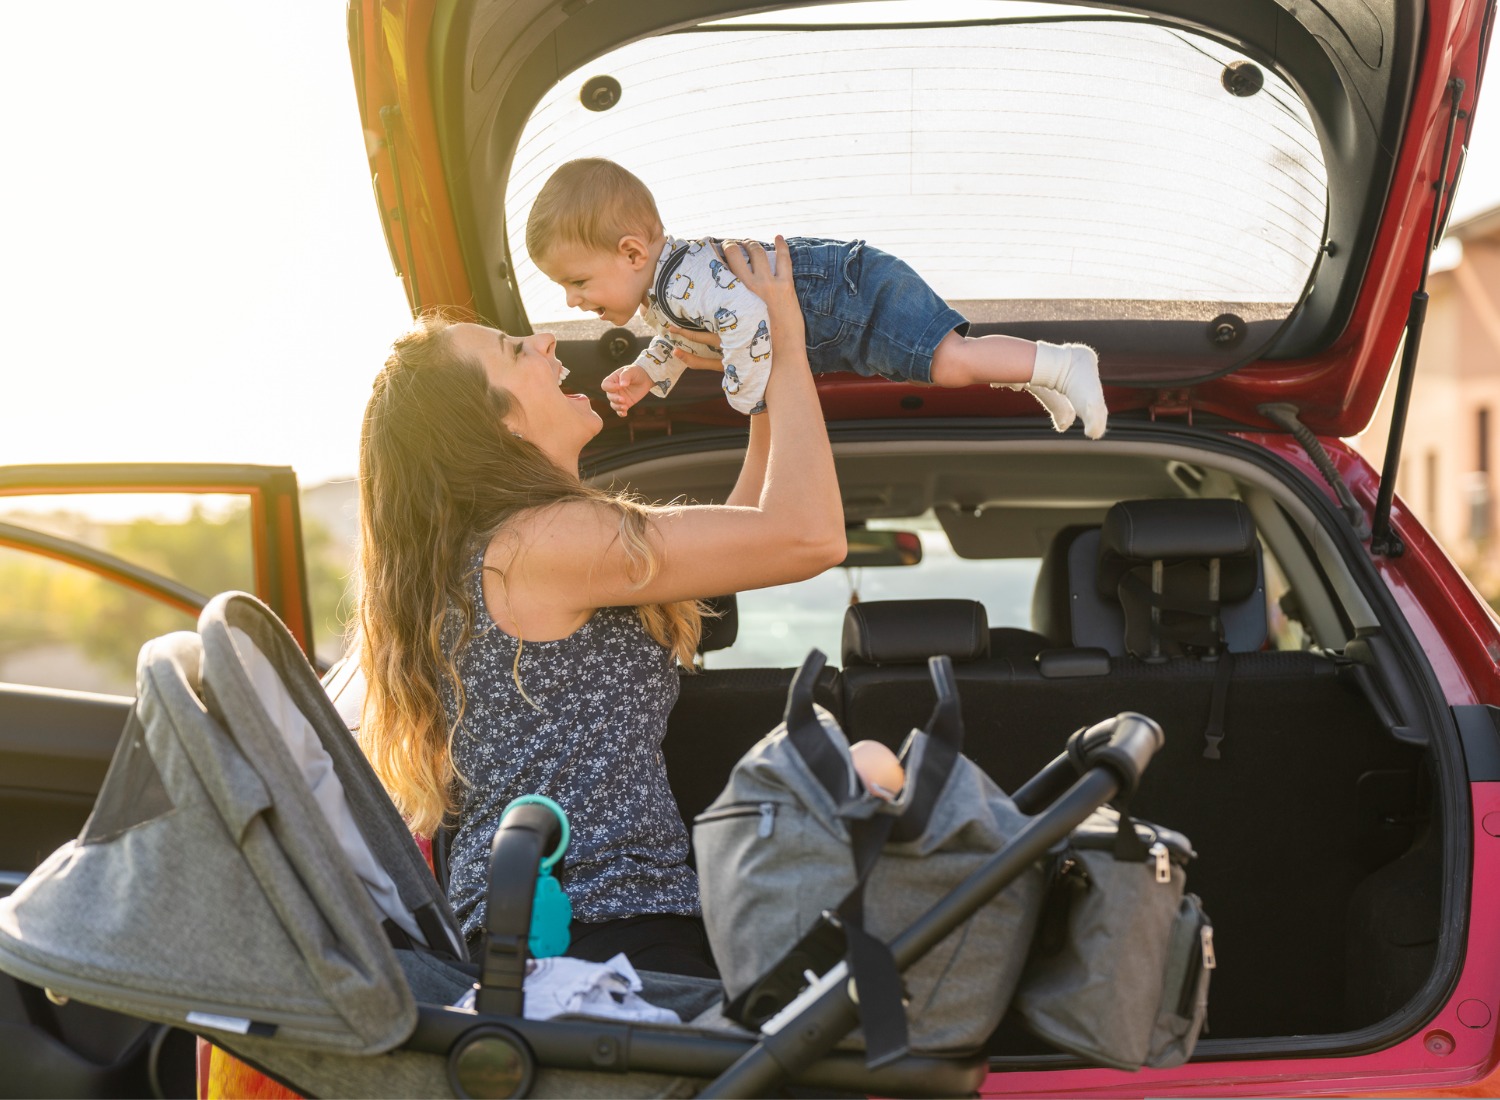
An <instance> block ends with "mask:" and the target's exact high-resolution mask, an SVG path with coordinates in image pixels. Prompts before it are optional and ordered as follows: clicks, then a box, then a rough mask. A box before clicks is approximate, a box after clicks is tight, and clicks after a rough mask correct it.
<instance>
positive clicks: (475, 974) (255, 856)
mask: <svg viewBox="0 0 1500 1100" xmlns="http://www.w3.org/2000/svg"><path fill="white" fill-rule="evenodd" d="M809 686H810V685H809ZM940 688H941V681H940ZM794 694H795V689H794ZM945 706H946V707H948V708H949V711H951V713H952V714H954V715H956V697H953V696H951V695H950V696H949V698H947V699H942V698H940V701H939V710H940V711H941V710H942V709H943V708H944V707H945ZM1075 739H1076V743H1077V744H1079V745H1084V744H1086V745H1087V746H1088V747H1087V751H1086V752H1075V753H1074V754H1073V758H1070V757H1069V756H1068V755H1066V754H1065V755H1063V756H1060V757H1059V758H1058V760H1057V761H1055V762H1054V763H1053V764H1052V765H1050V766H1049V767H1048V768H1046V769H1045V770H1044V771H1043V772H1041V773H1039V774H1038V775H1037V776H1036V777H1035V778H1034V779H1033V780H1032V781H1031V782H1029V783H1028V784H1027V785H1026V786H1025V787H1024V788H1022V789H1021V790H1020V791H1018V792H1017V793H1016V795H1015V800H1016V803H1017V805H1018V806H1020V807H1021V808H1022V809H1023V810H1024V811H1025V812H1026V813H1028V814H1033V815H1034V816H1032V817H1031V818H1030V820H1029V822H1028V824H1027V825H1026V826H1025V827H1024V828H1023V829H1022V830H1021V831H1020V832H1019V833H1018V834H1017V835H1016V836H1015V837H1014V838H1013V839H1012V841H1011V842H1010V843H1009V844H1007V845H1006V846H1005V847H1004V848H1003V849H1002V850H1001V851H1000V852H998V853H997V854H996V855H995V856H994V857H993V858H992V859H990V860H989V862H987V863H986V864H984V865H983V866H982V867H981V868H980V869H979V870H978V871H976V872H974V873H973V874H971V875H970V876H969V878H967V879H966V880H964V881H963V882H961V883H959V884H958V885H957V886H956V887H955V888H954V889H953V890H952V891H951V892H950V893H949V894H948V895H946V896H945V897H943V898H942V899H941V900H940V901H939V902H938V903H937V904H936V905H935V906H933V907H932V908H931V909H930V910H929V911H928V912H927V913H926V914H925V915H923V916H922V917H921V918H920V919H919V920H917V921H916V922H915V923H914V924H912V925H911V926H910V927H909V928H908V929H907V930H906V931H905V932H903V933H902V934H901V935H899V936H897V937H896V938H895V939H894V940H893V941H892V942H891V944H890V948H891V953H892V955H893V956H894V958H895V962H896V964H897V966H898V967H899V968H901V969H905V968H907V967H909V966H910V965H911V964H912V963H914V962H915V961H916V960H917V959H919V958H920V957H921V956H922V955H923V954H924V953H926V952H927V951H928V950H930V949H931V948H932V947H933V946H934V945H935V944H937V943H938V942H939V941H940V940H942V939H943V938H944V937H945V936H946V935H948V933H950V932H951V931H953V930H954V929H956V928H957V927H959V925H961V924H962V923H963V922H964V921H965V920H966V919H967V918H968V917H969V916H971V915H972V914H973V913H974V912H976V911H977V910H978V909H979V908H980V907H981V906H982V905H984V904H985V903H986V902H987V901H988V900H989V899H991V898H993V897H994V896H995V895H996V894H997V893H998V892H999V891H1001V890H1002V889H1004V888H1005V887H1006V886H1007V885H1008V884H1009V883H1010V882H1011V881H1013V880H1014V879H1015V878H1016V877H1017V876H1018V875H1020V874H1021V873H1023V872H1024V871H1025V870H1026V869H1027V868H1028V867H1030V866H1031V865H1032V864H1033V863H1035V861H1037V860H1038V859H1040V858H1042V857H1043V856H1044V855H1045V854H1046V853H1047V851H1048V850H1049V849H1050V848H1052V847H1053V845H1054V844H1056V843H1057V842H1058V841H1060V840H1062V839H1063V838H1064V837H1066V836H1067V835H1068V834H1069V833H1070V831H1071V830H1073V828H1074V827H1075V826H1077V825H1078V824H1079V823H1080V822H1081V821H1083V819H1084V818H1085V817H1087V816H1088V815H1089V814H1090V813H1091V812H1092V811H1094V810H1095V809H1096V808H1097V807H1099V806H1100V805H1102V804H1103V803H1105V802H1106V801H1108V800H1109V799H1111V798H1113V797H1115V795H1116V794H1117V792H1119V791H1120V790H1122V789H1123V790H1128V789H1133V788H1134V786H1135V784H1136V782H1137V781H1138V779H1139V776H1140V774H1141V772H1142V771H1143V770H1144V768H1145V766H1146V764H1147V763H1148V762H1149V760H1150V758H1151V755H1152V754H1153V753H1154V752H1155V751H1156V749H1157V748H1158V747H1159V745H1160V743H1161V732H1160V730H1159V729H1158V728H1157V727H1156V726H1155V725H1154V724H1153V723H1151V722H1149V721H1148V720H1145V719H1141V718H1140V717H1139V716H1134V715H1122V716H1120V717H1119V718H1117V719H1111V720H1110V722H1108V723H1101V725H1100V726H1096V727H1094V729H1093V730H1092V731H1090V736H1088V737H1087V738H1082V737H1078V736H1077V735H1075ZM1044 807H1045V808H1044ZM528 811H534V812H528ZM556 828H557V826H556V820H555V818H554V817H553V815H552V814H551V813H550V812H547V811H546V810H544V809H542V808H540V807H529V806H528V807H520V808H517V809H516V810H514V811H512V812H511V813H509V814H507V815H506V817H505V820H504V823H503V824H502V827H501V829H500V831H499V832H498V833H497V836H496V840H495V843H494V846H493V849H492V860H491V869H492V875H491V886H490V900H489V910H488V912H489V917H488V926H489V927H488V938H487V947H486V951H485V957H484V958H483V959H479V960H473V961H471V960H469V959H468V958H467V955H466V950H465V947H464V945H463V941H462V939H461V938H460V936H459V934H458V929H457V925H456V922H455V920H454V918H453V914H452V912H451V910H450V909H449V907H448V904H447V901H446V899H445V898H444V896H443V894H442V892H441V891H440V889H439V888H438V885H437V883H436V881H435V880H434V878H433V876H432V874H431V873H430V872H429V870H428V867H427V864H426V861H425V859H424V858H423V856H422V854H421V852H420V850H419V849H418V848H417V846H416V844H415V842H414V841H413V840H412V838H411V836H410V834H409V833H408V831H407V829H406V827H405V825H404V824H403V822H402V821H401V819H400V817H399V816H398V815H397V813H396V811H395V808H394V807H393V806H392V805H391V803H390V801H389V799H388V798H387V797H386V795H385V793H384V791H383V790H382V789H381V787H380V784H379V783H378V781H377V780H376V778H375V775H374V773H373V772H372V771H371V769H370V767H369V765H368V764H367V763H366V761H365V760H364V758H363V756H362V755H361V754H360V752H359V750H358V748H357V746H356V745H355V744H354V741H353V739H352V738H351V737H350V736H349V734H348V732H347V730H346V728H345V725H344V723H343V721H342V720H341V719H340V718H339V716H338V714H337V713H336V712H335V710H334V708H333V705H332V703H331V702H330V701H329V698H328V696H327V695H326V694H325V692H324V690H323V688H322V686H321V685H320V684H319V682H318V679H317V677H316V675H315V673H314V672H313V669H312V668H311V666H310V665H309V664H308V663H307V661H306V659H305V658H304V657H303V655H302V653H301V651H300V649H298V647H297V645H296V643H295V642H294V640H293V639H292V637H291V635H290V634H288V633H287V631H286V629H285V627H284V626H282V624H281V623H280V621H279V620H277V619H276V617H275V616H274V615H273V614H272V613H271V611H270V610H269V609H267V608H266V607H265V606H264V605H263V604H261V603H260V602H258V601H257V600H255V599H254V598H253V597H251V596H247V595H244V594H242V593H226V594H224V595H221V596H219V597H217V598H215V599H214V600H213V601H212V602H211V603H210V604H209V605H208V606H207V607H206V608H205V609H204V611H203V614H202V617H201V618H200V620H199V623H198V633H196V634H193V633H186V632H184V633H177V634H169V635H166V636H164V637H162V638H158V639H156V640H154V641H152V642H150V643H148V644H147V645H146V646H145V647H144V648H143V649H142V651H141V656H140V661H139V665H138V671H137V701H136V705H135V709H134V711H133V712H132V714H131V717H130V720H129V723H128V724H127V726H126V729H125V732H124V735H123V736H122V738H121V741H120V745H119V748H118V750H117V751H116V754H115V757H114V760H113V762H112V764H111V766H110V770H109V774H108V776H107V778H106V780H105V783H104V786H103V788H102V790H101V792H100V795H99V798H98V802H97V803H96V805H95V807H94V811H93V814H92V815H91V817H90V818H89V820H88V822H87V824H86V825H85V827H84V830H83V833H82V834H81V835H80V836H79V837H78V839H77V840H75V841H71V842H69V843H68V844H66V845H64V846H63V847H62V848H60V849H59V850H58V851H57V852H55V853H53V855H52V856H51V857H49V858H48V859H47V861H46V862H45V863H43V864H42V866H41V867H39V868H38V869H37V870H36V871H35V872H34V873H33V874H32V875H31V876H30V877H29V878H28V879H27V880H26V881H25V882H24V883H23V884H22V885H21V887H20V888H19V889H17V890H16V892H15V893H14V894H13V895H11V896H10V897H8V898H6V899H4V900H3V901H0V970H3V971H4V972H6V973H8V974H11V975H12V976H14V977H16V978H18V979H20V980H21V981H23V982H27V983H30V984H32V985H36V986H41V987H43V988H45V989H47V990H49V991H50V992H51V993H53V994H55V995H61V996H67V997H71V998H76V999H77V1000H79V1001H83V1002H86V1003H91V1004H95V1005H98V1006H100V1007H104V1008H109V1009H113V1010H115V1011H119V1012H124V1013H126V1014H129V1015H132V1016H137V1017H140V1018H143V1019H148V1020H154V1021H159V1022H162V1023H166V1024H169V1025H172V1026H175V1027H179V1028H185V1029H187V1030H189V1031H192V1032H195V1033H197V1034H199V1035H201V1036H204V1037H205V1038H207V1039H209V1040H211V1041H212V1042H213V1043H215V1044H216V1045H218V1046H221V1047H223V1048H224V1049H226V1050H228V1051H230V1052H231V1053H233V1054H234V1055H236V1056H237V1057H239V1058H241V1059H243V1060H244V1061H246V1062H248V1063H250V1064H251V1065H253V1066H255V1067H257V1068H259V1069H261V1070H262V1071H263V1072H265V1073H267V1074H268V1075H269V1076H271V1077H272V1078H274V1079H275V1080H278V1081H280V1082H282V1083H283V1084H285V1085H287V1086H288V1087H290V1088H293V1089H295V1090H297V1091H299V1092H301V1093H303V1094H304V1095H310V1096H324V1097H333V1096H365V1097H369V1096H460V1097H462V1096H474V1097H481V1096H483V1097H490V1096H527V1095H537V1096H687V1095H702V1096H761V1095H766V1094H767V1093H768V1092H771V1091H774V1090H775V1089H777V1088H778V1087H780V1086H781V1085H783V1084H784V1083H788V1082H790V1083H793V1084H795V1085H797V1086H801V1087H805V1088H812V1089H821V1090H834V1091H843V1092H850V1093H859V1094H877V1095H884V1096H932V1095H936V1096H956V1095H965V1094H970V1093H973V1092H974V1091H975V1090H976V1089H977V1087H978V1085H979V1083H980V1081H981V1080H982V1079H983V1077H984V1074H985V1061H984V1058H983V1055H982V1054H981V1053H980V1052H978V1051H976V1052H973V1053H972V1054H969V1055H963V1056H952V1057H947V1056H943V1057H937V1056H929V1055H907V1056H905V1057H903V1058H900V1059H898V1060H896V1061H893V1062H890V1063H888V1064H885V1065H883V1066H881V1067H879V1068H876V1069H871V1068H869V1067H867V1065H866V1063H865V1058H864V1056H863V1053H862V1052H861V1051H858V1050H848V1049H837V1050H836V1049H835V1047H836V1046H837V1045H838V1044H839V1043H840V1042H841V1041H842V1040H844V1039H845V1038H846V1037H847V1036H848V1035H849V1034H850V1033H851V1032H852V1031H853V1030H854V1029H855V1028H856V1026H857V1024H858V1019H857V1009H856V1004H855V1000H854V999H853V996H851V993H852V992H853V991H852V990H851V986H852V984H853V983H852V982H825V983H822V984H821V985H817V986H814V987H813V988H811V989H809V990H807V991H805V992H804V993H803V995H802V996H800V997H798V998H797V1003H796V1005H794V1006H793V1007H792V1008H791V1009H789V1010H788V1012H789V1013H791V1014H792V1016H793V1019H792V1026H781V1027H779V1028H778V1029H776V1030H775V1032H774V1033H773V1034H765V1033H753V1032H750V1031H747V1030H744V1029H742V1028H740V1027H738V1026H737V1025H735V1024H733V1023H731V1022H730V1021H728V1020H727V1019H726V1018H725V1017H724V1016H723V1015H722V1014H721V1013H720V1012H719V1008H720V1005H721V1003H722V1000H723V991H722V989H721V987H720V986H719V985H718V984H717V983H714V982H710V981H705V980H701V979H690V978H682V977H675V976H671V975H658V974H642V975H641V977H642V981H643V983H644V986H645V988H644V989H643V990H642V993H641V995H642V996H643V997H644V998H645V999H646V1000H647V1001H650V1002H651V1003H653V1004H655V1005H658V1006H661V1007H665V1008H670V1009H672V1010H674V1011H675V1012H676V1013H677V1014H678V1016H679V1017H680V1018H681V1019H683V1020H685V1021H688V1023H687V1024H684V1025H682V1026H666V1025H644V1024H639V1023H623V1022H620V1021H612V1020H606V1019H602V1018H592V1017H572V1018H566V1017H564V1018H555V1019H550V1020H533V1019H528V1018H525V1017H524V1016H523V1014H522V1009H523V1003H524V1001H523V997H524V994H523V981H524V975H525V971H526V962H527V941H528V932H529V921H530V913H531V907H532V891H533V889H534V886H535V882H536V868H537V866H538V862H539V860H540V859H541V858H542V857H543V856H545V855H546V854H547V853H549V852H550V851H552V849H553V848H554V847H555V845H556V843H557V837H556V833H555V830H556ZM789 946H790V945H789ZM476 985H477V991H476V996H475V999H474V1007H473V1008H457V1007H452V1006H453V1005H454V1004H455V1002H457V1001H459V1000H460V998H462V997H463V996H464V995H465V994H466V993H468V992H470V991H471V990H475V987H476ZM855 995H857V993H856V994H855Z"/></svg>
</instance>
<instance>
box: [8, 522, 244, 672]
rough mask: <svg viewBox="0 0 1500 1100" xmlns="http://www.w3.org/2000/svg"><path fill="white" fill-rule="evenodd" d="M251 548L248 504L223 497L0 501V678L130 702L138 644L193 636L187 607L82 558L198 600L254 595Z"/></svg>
mask: <svg viewBox="0 0 1500 1100" xmlns="http://www.w3.org/2000/svg"><path fill="white" fill-rule="evenodd" d="M7 536H8V537H7ZM70 548H71V553H72V554H77V556H78V558H79V559H80V560H81V561H82V562H84V564H81V563H80V560H69V557H70V556H71V554H70ZM252 550H253V547H252V540H251V516H250V505H249V502H248V501H247V500H245V499H243V498H239V497H235V496H233V495H229V494H223V495H219V494H209V495H198V494H160V493H157V494H104V493H100V494H76V495H65V496H29V497H28V496H20V497H9V498H6V499H4V500H3V501H0V593H3V594H4V595H3V596H0V608H3V611H0V681H4V682H7V683H13V684H24V685H28V686H32V687H44V688H64V689H69V690H74V691H93V692H102V693H106V694H118V695H133V694H134V693H135V689H134V681H135V659H136V654H137V652H138V651H139V649H140V647H141V645H142V644H143V643H144V642H146V641H147V640H149V639H151V638H154V637H157V636H159V635H161V634H166V633H169V632H171V631H174V630H192V629H193V628H194V626H195V624H196V621H197V615H196V612H195V611H193V610H192V607H191V603H186V605H185V601H184V600H182V599H170V598H166V596H165V595H164V594H163V593H162V592H157V591H151V592H148V591H142V590H140V586H138V585H132V584H131V583H130V582H129V580H128V578H124V577H121V576H118V575H112V574H111V573H110V572H109V571H107V570H100V569H96V568H90V567H88V565H87V564H86V563H87V561H88V560H89V554H88V552H89V551H94V552H97V553H98V554H102V555H106V556H107V557H108V558H112V559H118V560H119V561H122V562H125V563H128V564H129V565H131V566H136V567H139V568H140V569H142V570H145V571H147V572H148V573H149V574H151V575H153V576H155V577H157V578H160V579H161V580H162V581H163V582H169V583H170V584H171V585H172V586H174V587H175V590H187V591H188V592H190V593H196V594H200V595H202V596H210V595H212V594H214V593H216V592H221V591H224V590H226V589H232V588H233V589H241V590H246V591H254V589H255V573H254V563H253V557H252ZM96 564H97V560H96Z"/></svg>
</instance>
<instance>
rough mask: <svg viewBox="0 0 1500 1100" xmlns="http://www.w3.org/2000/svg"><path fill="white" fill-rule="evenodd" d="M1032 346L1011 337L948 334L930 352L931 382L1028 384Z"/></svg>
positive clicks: (1033, 347) (970, 384)
mask: <svg viewBox="0 0 1500 1100" xmlns="http://www.w3.org/2000/svg"><path fill="white" fill-rule="evenodd" d="M1035 364H1036V344H1035V343H1033V342H1032V341H1030V340H1022V339H1020V338H1018V337H1015V336H973V337H970V336H960V335H959V334H958V333H956V332H950V333H948V335H947V336H944V337H943V340H942V343H940V344H938V346H937V350H935V351H934V352H933V353H932V380H933V382H934V383H935V384H937V385H939V386H977V385H980V384H982V383H985V382H992V383H1000V384H1002V385H1003V384H1006V383H1017V382H1030V381H1031V372H1032V368H1033V367H1034V366H1035Z"/></svg>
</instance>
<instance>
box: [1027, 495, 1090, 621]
mask: <svg viewBox="0 0 1500 1100" xmlns="http://www.w3.org/2000/svg"><path fill="white" fill-rule="evenodd" d="M1098 530H1099V528H1098V527H1097V526H1094V525H1091V524H1085V523H1075V524H1073V525H1072V526H1070V527H1064V528H1063V529H1062V530H1060V531H1058V532H1057V534H1055V535H1053V536H1052V540H1051V541H1050V542H1049V543H1047V552H1046V553H1045V554H1043V555H1042V565H1041V568H1040V569H1039V570H1038V571H1037V575H1036V587H1035V588H1033V589H1032V592H1031V629H1032V630H1035V631H1036V632H1037V633H1038V634H1041V635H1043V636H1044V637H1046V639H1047V643H1048V644H1049V645H1051V646H1053V647H1057V648H1062V647H1066V646H1070V645H1072V644H1073V622H1072V619H1073V609H1072V604H1073V593H1072V590H1071V588H1070V586H1069V583H1068V552H1069V551H1070V550H1071V549H1072V547H1073V543H1074V542H1076V541H1077V540H1078V537H1079V536H1080V535H1082V534H1084V533H1085V532H1097V531H1098Z"/></svg>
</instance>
